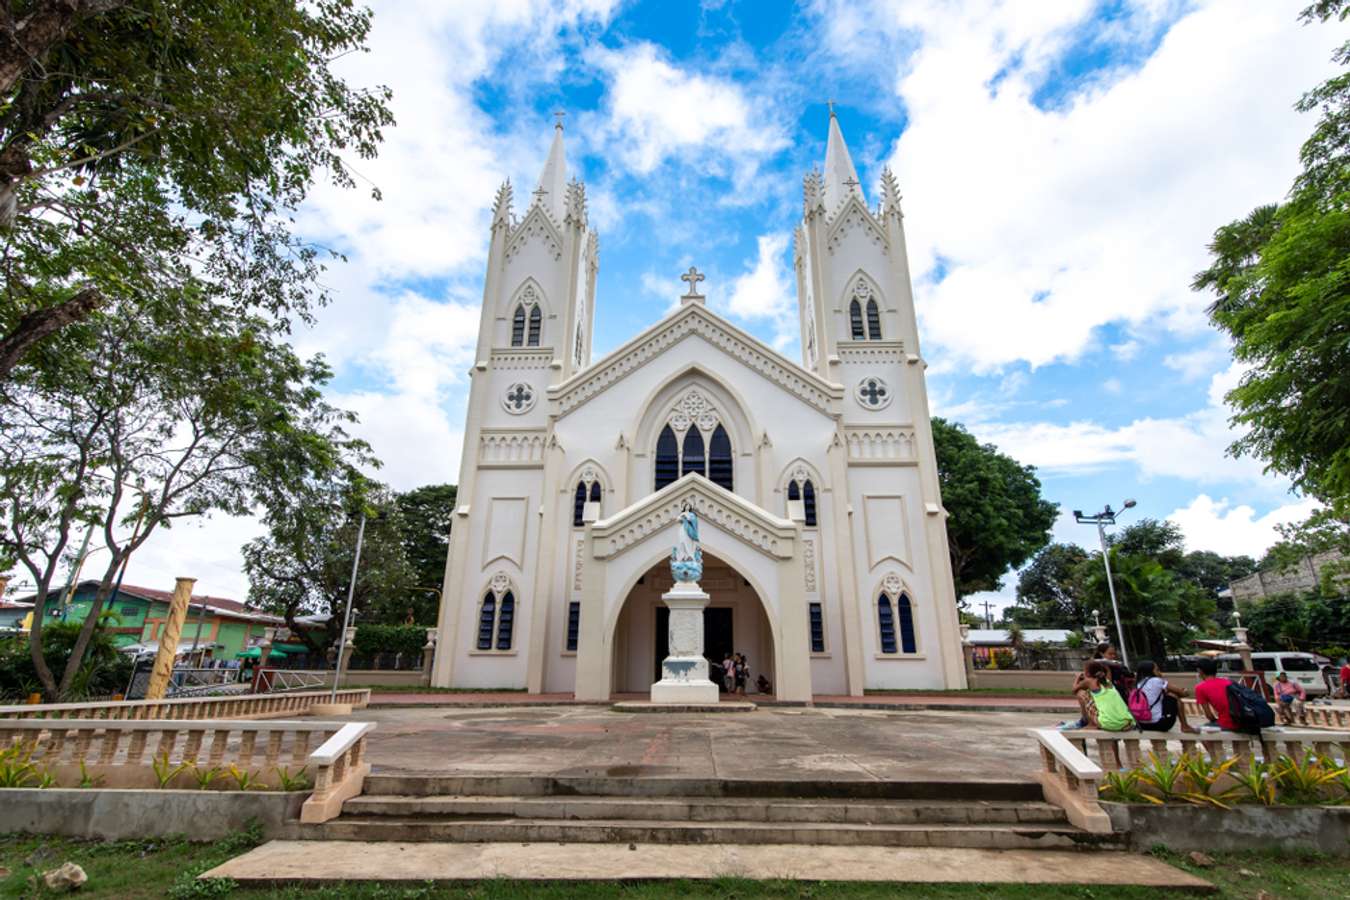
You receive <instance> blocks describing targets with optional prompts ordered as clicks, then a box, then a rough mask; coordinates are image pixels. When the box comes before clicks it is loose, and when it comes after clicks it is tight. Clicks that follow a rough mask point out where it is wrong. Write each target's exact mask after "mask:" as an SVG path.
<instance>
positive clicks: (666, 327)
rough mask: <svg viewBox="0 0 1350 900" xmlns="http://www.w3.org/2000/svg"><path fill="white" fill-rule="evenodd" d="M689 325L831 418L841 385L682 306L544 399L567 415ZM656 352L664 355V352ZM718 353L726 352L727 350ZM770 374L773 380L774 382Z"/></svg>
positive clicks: (700, 309) (698, 308) (707, 313)
mask: <svg viewBox="0 0 1350 900" xmlns="http://www.w3.org/2000/svg"><path fill="white" fill-rule="evenodd" d="M691 319H697V320H698V321H700V322H702V323H704V324H705V325H707V326H709V327H711V328H712V329H714V330H715V331H720V332H721V333H722V334H723V335H724V336H725V337H726V338H729V339H731V340H734V341H739V342H741V343H742V344H743V345H744V349H745V350H747V351H749V352H748V354H747V355H749V356H752V357H753V356H754V355H756V354H757V355H758V357H759V359H758V360H757V361H756V360H754V359H742V362H745V363H746V364H747V365H749V366H750V367H751V368H754V369H758V370H760V371H761V374H765V375H767V376H769V378H770V380H771V381H773V382H775V383H776V384H778V385H779V386H780V387H782V388H784V389H785V390H787V391H788V392H789V393H792V394H794V395H796V396H797V397H798V398H800V399H801V400H803V401H805V402H806V403H808V404H809V405H811V406H814V407H816V408H817V409H819V410H820V411H821V412H825V413H827V414H828V413H829V412H830V408H829V405H830V401H831V400H841V399H843V397H844V388H843V385H839V384H835V383H834V382H831V381H827V380H826V379H824V378H822V377H820V376H819V375H817V374H816V373H815V372H812V371H811V370H810V369H806V368H804V367H803V366H802V365H801V364H800V363H797V362H794V361H792V360H791V359H788V358H787V357H786V356H784V355H783V354H781V353H779V352H778V351H777V350H775V349H773V348H772V347H770V346H769V345H768V344H766V343H764V342H763V341H761V340H760V339H759V338H757V337H755V336H754V335H752V334H749V333H747V332H745V331H742V330H741V329H740V328H737V327H736V326H735V325H733V324H731V323H730V322H728V321H727V320H726V319H724V318H722V317H721V316H719V315H718V314H717V313H715V312H713V311H712V310H710V309H708V308H707V307H706V306H703V305H701V304H693V303H691V304H688V305H686V306H683V307H681V308H680V309H678V310H676V311H675V312H673V313H671V314H670V315H668V316H666V317H665V318H663V319H660V320H659V321H657V322H655V323H654V324H652V325H651V326H650V327H648V328H646V329H645V330H643V331H641V332H639V333H638V334H636V335H634V336H633V337H632V338H630V339H629V340H628V341H627V342H625V343H623V344H622V345H620V346H619V347H617V348H615V349H614V350H611V351H610V352H609V353H607V354H606V355H605V356H603V357H602V358H600V359H599V360H597V361H596V362H594V363H592V364H591V365H589V366H587V367H586V368H585V369H582V370H581V371H580V372H577V373H575V374H574V375H572V376H571V377H570V378H568V379H566V380H565V381H561V382H559V383H558V384H556V385H553V386H551V387H549V388H548V396H549V398H550V399H553V400H557V401H559V402H560V403H561V405H562V408H561V410H560V411H559V413H560V415H566V414H567V413H569V412H571V411H572V410H573V409H576V408H577V407H579V406H581V405H582V404H583V403H585V402H586V401H587V400H589V399H590V398H591V397H593V396H595V395H597V394H599V393H601V392H602V391H603V390H605V389H606V388H608V387H609V386H610V385H611V384H614V383H616V382H617V381H618V380H619V379H620V377H622V376H623V375H624V374H626V373H627V372H629V371H631V370H632V369H635V368H637V367H638V365H640V364H641V363H643V362H646V360H647V359H650V358H651V356H652V355H653V354H651V353H643V351H644V349H645V348H646V347H647V346H648V345H650V344H652V343H653V342H657V341H659V340H660V339H662V338H664V337H668V336H669V335H670V334H671V333H672V332H675V331H678V330H679V329H680V328H682V327H683V326H685V325H686V323H688V322H689V320H691ZM695 330H696V329H690V331H689V332H688V333H693V332H694V331H695ZM683 337H685V334H679V335H675V336H673V337H670V339H669V342H668V343H667V344H666V346H670V345H673V344H674V343H676V342H678V341H679V340H680V339H682V338H683ZM659 349H660V350H664V349H665V346H663V347H661V348H659ZM722 349H723V350H727V352H730V350H728V348H726V347H723V348H722ZM658 352H659V351H658ZM732 355H735V354H734V353H733V354H732ZM639 356H640V358H639ZM756 362H757V363H758V364H756ZM774 370H776V372H774ZM774 374H776V375H777V377H773V376H774ZM586 388H590V390H588V391H587V390H585V389H586ZM583 394H584V395H583Z"/></svg>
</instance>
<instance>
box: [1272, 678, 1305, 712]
mask: <svg viewBox="0 0 1350 900" xmlns="http://www.w3.org/2000/svg"><path fill="white" fill-rule="evenodd" d="M1274 688H1275V702H1276V705H1277V706H1278V707H1279V710H1280V722H1281V723H1282V724H1285V725H1293V724H1294V717H1295V716H1297V717H1298V719H1299V721H1300V722H1302V723H1303V724H1305V725H1306V724H1307V723H1308V720H1307V717H1306V715H1305V714H1304V712H1303V701H1305V700H1307V699H1308V692H1307V691H1305V690H1304V689H1303V685H1301V684H1299V683H1298V682H1295V681H1290V680H1289V676H1288V675H1287V674H1285V673H1284V672H1281V673H1280V674H1279V675H1276V676H1275V684H1274Z"/></svg>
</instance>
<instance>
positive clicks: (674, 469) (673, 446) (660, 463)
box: [656, 425, 680, 491]
mask: <svg viewBox="0 0 1350 900" xmlns="http://www.w3.org/2000/svg"><path fill="white" fill-rule="evenodd" d="M679 477H680V443H679V441H677V440H675V432H674V431H672V430H671V428H670V426H669V425H667V426H666V427H665V428H662V429H661V436H660V437H659V438H657V439H656V489H657V490H658V491H659V490H661V488H663V487H665V486H666V485H668V484H673V483H674V481H675V479H677V478H679Z"/></svg>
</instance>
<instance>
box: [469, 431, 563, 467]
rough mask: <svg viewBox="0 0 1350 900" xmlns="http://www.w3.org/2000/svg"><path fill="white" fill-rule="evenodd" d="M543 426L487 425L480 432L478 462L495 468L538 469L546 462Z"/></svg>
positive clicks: (545, 442)
mask: <svg viewBox="0 0 1350 900" xmlns="http://www.w3.org/2000/svg"><path fill="white" fill-rule="evenodd" d="M546 446H547V441H546V434H545V431H544V429H542V428H538V429H533V428H532V429H518V428H516V429H511V428H500V429H498V428H484V429H483V430H482V431H480V432H479V434H478V463H479V465H482V466H489V467H494V468H513V467H519V468H535V467H538V466H542V465H543V464H544V449H545V447H546Z"/></svg>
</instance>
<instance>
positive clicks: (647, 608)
mask: <svg viewBox="0 0 1350 900" xmlns="http://www.w3.org/2000/svg"><path fill="white" fill-rule="evenodd" d="M703 566H704V568H703V578H702V580H701V581H700V583H699V586H700V587H701V588H702V589H703V590H705V591H707V592H708V594H709V595H710V596H711V598H712V599H711V600H710V601H709V603H708V608H707V609H706V610H704V613H703V640H704V644H703V648H704V655H705V656H706V657H707V659H708V663H709V669H710V677H711V678H712V679H713V680H714V681H720V678H719V676H720V674H721V665H722V660H723V658H724V654H726V653H743V654H745V656H746V657H747V659H748V660H749V663H750V679H749V683H748V684H747V685H746V692H747V694H749V693H754V692H755V681H756V679H758V678H759V676H760V675H761V674H762V675H764V677H766V678H767V679H768V680H769V683H770V684H771V685H772V684H774V683H775V681H774V672H773V667H774V646H773V630H772V628H771V627H770V625H769V620H768V617H767V616H766V615H765V613H764V608H763V605H762V603H761V601H760V598H759V595H758V594H757V593H756V591H755V589H754V588H753V587H751V585H750V583H749V581H748V580H746V579H745V578H743V577H742V576H741V575H740V574H739V573H737V572H736V570H735V569H734V568H732V567H731V566H730V565H728V564H727V563H725V562H723V561H722V560H720V559H718V558H717V557H715V556H711V555H709V554H707V553H705V554H704V558H703ZM673 585H674V579H673V578H672V577H671V574H670V566H669V565H668V564H667V563H666V562H664V561H663V562H660V563H657V564H656V565H655V566H653V567H652V568H650V569H649V570H647V572H646V573H645V574H644V575H643V576H642V577H641V578H639V579H638V582H637V584H635V585H634V586H633V589H632V590H631V591H629V593H628V597H627V598H626V599H625V601H624V605H623V610H622V611H621V612H620V614H619V619H618V623H617V624H616V626H615V629H614V667H613V672H614V686H613V690H614V692H615V693H622V694H630V693H642V694H645V693H647V692H648V691H649V690H650V688H651V685H652V682H653V681H657V680H659V679H660V677H661V661H662V660H663V659H665V657H666V653H667V644H666V640H667V628H666V626H667V622H668V621H669V614H670V611H669V610H668V609H667V608H666V605H665V603H664V602H662V600H661V595H662V594H663V593H665V592H666V591H669V590H670V589H671V588H672V587H673Z"/></svg>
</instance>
